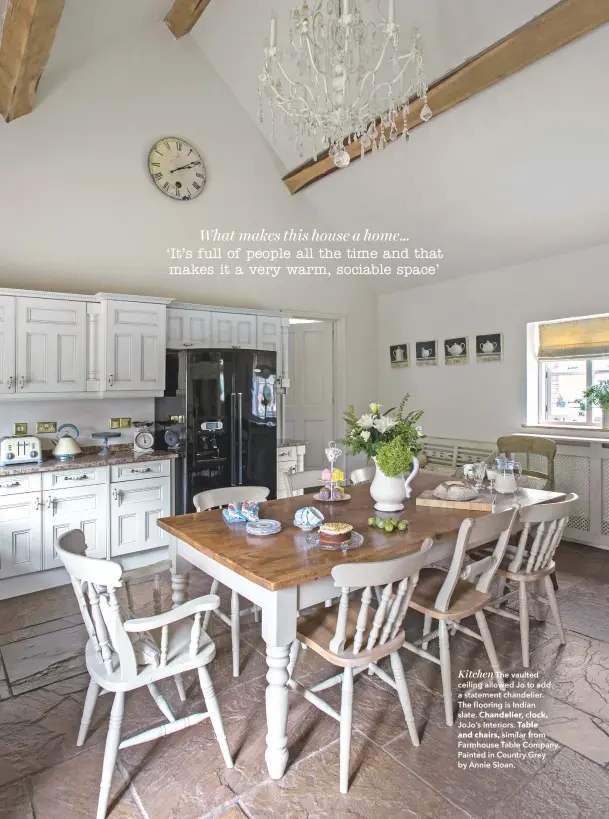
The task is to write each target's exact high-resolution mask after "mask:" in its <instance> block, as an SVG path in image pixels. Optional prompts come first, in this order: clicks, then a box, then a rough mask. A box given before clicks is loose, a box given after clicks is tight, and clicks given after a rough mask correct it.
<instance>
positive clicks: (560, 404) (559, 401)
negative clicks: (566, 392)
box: [556, 395, 567, 409]
mask: <svg viewBox="0 0 609 819" xmlns="http://www.w3.org/2000/svg"><path fill="white" fill-rule="evenodd" d="M556 406H557V407H560V408H561V409H562V408H563V407H566V406H567V402H566V401H565V399H564V398H563V397H562V395H559V396H558V398H557V399H556Z"/></svg>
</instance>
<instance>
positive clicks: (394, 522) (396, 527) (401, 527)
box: [368, 516, 408, 535]
mask: <svg viewBox="0 0 609 819" xmlns="http://www.w3.org/2000/svg"><path fill="white" fill-rule="evenodd" d="M368 526H372V527H374V528H375V529H382V530H383V531H384V532H387V534H388V535H390V534H391V533H392V532H407V531H408V521H407V520H398V518H381V517H378V516H377V517H374V518H368Z"/></svg>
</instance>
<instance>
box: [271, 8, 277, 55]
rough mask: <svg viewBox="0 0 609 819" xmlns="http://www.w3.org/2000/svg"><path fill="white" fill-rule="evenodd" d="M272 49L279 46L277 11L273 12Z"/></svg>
mask: <svg viewBox="0 0 609 819" xmlns="http://www.w3.org/2000/svg"><path fill="white" fill-rule="evenodd" d="M270 45H271V48H275V46H276V45H277V13H276V12H275V11H272V12H271V39H270Z"/></svg>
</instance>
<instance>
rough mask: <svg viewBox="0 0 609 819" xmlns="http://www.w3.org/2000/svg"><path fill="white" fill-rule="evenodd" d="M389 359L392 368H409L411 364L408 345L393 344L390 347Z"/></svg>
mask: <svg viewBox="0 0 609 819" xmlns="http://www.w3.org/2000/svg"><path fill="white" fill-rule="evenodd" d="M389 358H390V359H391V366H392V367H408V366H409V364H410V352H409V349H408V344H393V345H392V346H391V347H389Z"/></svg>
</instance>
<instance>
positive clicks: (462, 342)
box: [444, 336, 469, 365]
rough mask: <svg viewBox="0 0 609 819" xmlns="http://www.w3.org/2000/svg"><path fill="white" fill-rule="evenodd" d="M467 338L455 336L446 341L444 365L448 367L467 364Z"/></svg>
mask: <svg viewBox="0 0 609 819" xmlns="http://www.w3.org/2000/svg"><path fill="white" fill-rule="evenodd" d="M468 353H469V350H468V339H467V336H455V337H454V338H445V339H444V363H445V364H447V365H455V364H467V362H468V360H469V356H468Z"/></svg>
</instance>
